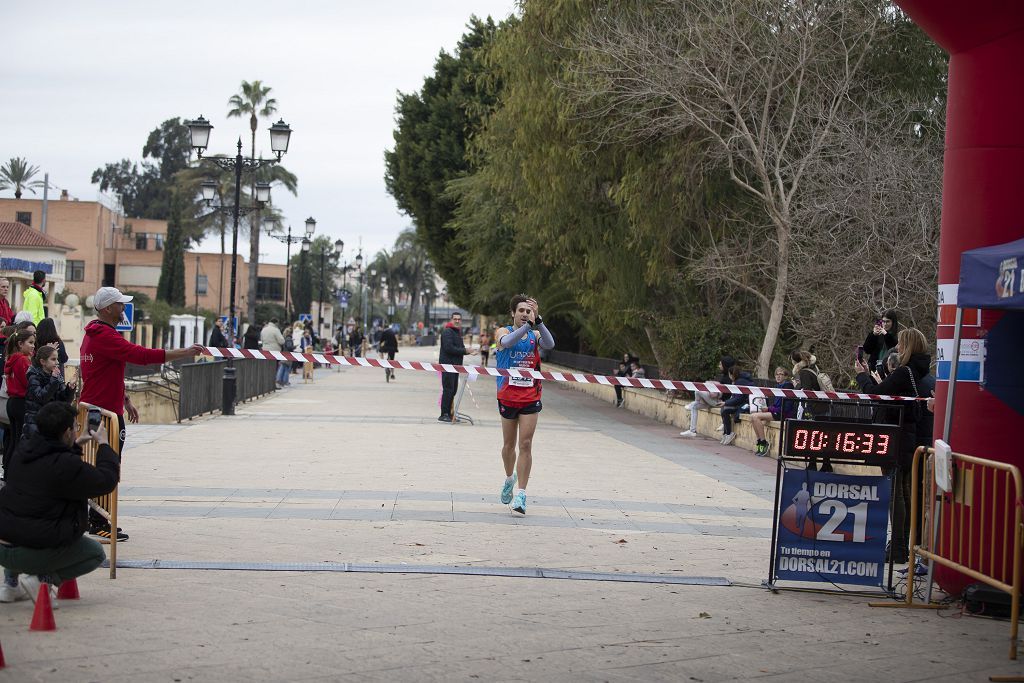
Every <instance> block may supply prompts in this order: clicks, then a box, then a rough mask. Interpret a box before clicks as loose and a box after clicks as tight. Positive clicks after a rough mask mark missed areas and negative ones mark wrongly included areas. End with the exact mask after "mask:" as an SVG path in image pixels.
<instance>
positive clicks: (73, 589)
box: [57, 579, 82, 600]
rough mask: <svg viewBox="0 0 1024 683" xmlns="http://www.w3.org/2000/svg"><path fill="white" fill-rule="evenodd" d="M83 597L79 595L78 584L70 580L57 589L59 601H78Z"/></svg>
mask: <svg viewBox="0 0 1024 683" xmlns="http://www.w3.org/2000/svg"><path fill="white" fill-rule="evenodd" d="M81 597H82V596H81V595H79V594H78V582H77V581H75V580H74V579H68V580H67V581H65V582H64V583H62V584H61V585H60V586H59V587H58V588H57V599H58V600H78V599H79V598H81Z"/></svg>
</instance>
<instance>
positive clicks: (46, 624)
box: [28, 583, 57, 631]
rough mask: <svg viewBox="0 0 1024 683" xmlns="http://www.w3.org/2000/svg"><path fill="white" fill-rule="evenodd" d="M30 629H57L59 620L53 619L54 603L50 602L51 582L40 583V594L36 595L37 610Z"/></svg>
mask: <svg viewBox="0 0 1024 683" xmlns="http://www.w3.org/2000/svg"><path fill="white" fill-rule="evenodd" d="M28 630H29V631H56V630H57V622H56V621H54V620H53V605H51V604H50V584H48V583H41V584H39V595H38V597H36V611H35V612H33V613H32V624H31V625H30V626H29V627H28Z"/></svg>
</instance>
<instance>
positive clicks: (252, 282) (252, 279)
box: [245, 211, 260, 325]
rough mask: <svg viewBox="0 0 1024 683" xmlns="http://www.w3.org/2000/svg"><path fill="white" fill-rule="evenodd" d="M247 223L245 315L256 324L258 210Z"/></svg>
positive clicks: (258, 262) (251, 323)
mask: <svg viewBox="0 0 1024 683" xmlns="http://www.w3.org/2000/svg"><path fill="white" fill-rule="evenodd" d="M251 216H252V221H251V223H250V225H249V298H248V299H246V302H245V304H246V305H245V309H246V313H245V315H246V317H247V318H248V319H249V324H250V325H255V324H256V283H257V282H258V281H259V279H258V278H259V267H260V227H259V226H260V212H259V211H256V212H254V213H252V214H251Z"/></svg>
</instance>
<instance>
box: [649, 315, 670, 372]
mask: <svg viewBox="0 0 1024 683" xmlns="http://www.w3.org/2000/svg"><path fill="white" fill-rule="evenodd" d="M644 334H645V335H647V343H648V344H650V345H651V353H653V354H654V362H655V363H657V364H658V376H659V377H664V376H665V375H666V374H667V368H666V367H665V364H664V361H662V358H661V353H659V352H658V346H659V344H658V339H657V333H656V332H655V331H654V328H653V327H651V326H650V325H644Z"/></svg>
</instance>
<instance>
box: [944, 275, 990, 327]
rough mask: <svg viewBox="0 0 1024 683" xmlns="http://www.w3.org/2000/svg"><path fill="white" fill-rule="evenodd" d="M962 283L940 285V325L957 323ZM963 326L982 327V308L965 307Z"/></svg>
mask: <svg viewBox="0 0 1024 683" xmlns="http://www.w3.org/2000/svg"><path fill="white" fill-rule="evenodd" d="M959 291H960V285H958V284H952V285H939V300H938V301H939V309H938V324H939V326H940V327H941V326H952V325H955V324H956V303H957V295H958V293H959ZM960 324H961V325H962V326H963V327H981V309H979V308H965V309H964V312H963V316H962V318H961V320H960Z"/></svg>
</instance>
